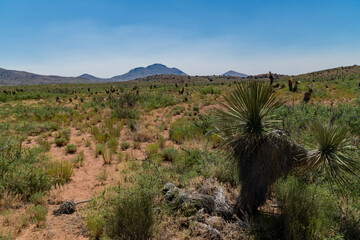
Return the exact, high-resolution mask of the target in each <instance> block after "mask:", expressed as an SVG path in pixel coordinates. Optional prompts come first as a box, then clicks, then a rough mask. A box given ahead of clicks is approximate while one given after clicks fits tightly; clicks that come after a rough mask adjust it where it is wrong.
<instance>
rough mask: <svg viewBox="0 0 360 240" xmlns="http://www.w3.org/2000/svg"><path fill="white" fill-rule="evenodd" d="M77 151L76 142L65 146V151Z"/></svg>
mask: <svg viewBox="0 0 360 240" xmlns="http://www.w3.org/2000/svg"><path fill="white" fill-rule="evenodd" d="M76 151H77V147H76V145H74V144H68V145H66V147H65V152H66V153H69V154H74V153H76Z"/></svg>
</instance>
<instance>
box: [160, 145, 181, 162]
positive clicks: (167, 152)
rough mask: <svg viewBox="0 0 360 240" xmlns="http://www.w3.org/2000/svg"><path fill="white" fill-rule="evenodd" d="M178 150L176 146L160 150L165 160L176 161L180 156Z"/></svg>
mask: <svg viewBox="0 0 360 240" xmlns="http://www.w3.org/2000/svg"><path fill="white" fill-rule="evenodd" d="M178 154H179V152H178V150H176V149H175V148H165V149H163V150H162V151H161V152H160V156H161V158H162V160H163V161H168V162H174V161H175V160H176V158H177V157H178Z"/></svg>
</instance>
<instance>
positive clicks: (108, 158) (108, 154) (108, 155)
mask: <svg viewBox="0 0 360 240" xmlns="http://www.w3.org/2000/svg"><path fill="white" fill-rule="evenodd" d="M101 156H102V157H103V160H104V164H111V162H112V160H113V152H112V151H111V150H110V149H107V150H105V151H104V152H103V153H102V154H101Z"/></svg>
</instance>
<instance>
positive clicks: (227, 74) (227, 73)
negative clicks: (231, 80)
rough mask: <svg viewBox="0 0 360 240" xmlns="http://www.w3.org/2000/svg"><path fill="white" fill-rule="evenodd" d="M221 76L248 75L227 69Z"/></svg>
mask: <svg viewBox="0 0 360 240" xmlns="http://www.w3.org/2000/svg"><path fill="white" fill-rule="evenodd" d="M222 76H231V77H247V76H248V75H246V74H244V73H239V72H235V71H233V70H230V71H227V72H226V73H224V74H223V75H222Z"/></svg>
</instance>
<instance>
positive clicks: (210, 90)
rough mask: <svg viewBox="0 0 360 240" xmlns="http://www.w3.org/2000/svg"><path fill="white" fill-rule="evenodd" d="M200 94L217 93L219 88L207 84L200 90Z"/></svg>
mask: <svg viewBox="0 0 360 240" xmlns="http://www.w3.org/2000/svg"><path fill="white" fill-rule="evenodd" d="M200 93H201V94H204V95H207V94H219V93H220V90H219V89H215V88H214V87H213V86H207V87H204V88H202V89H201V90H200Z"/></svg>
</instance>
